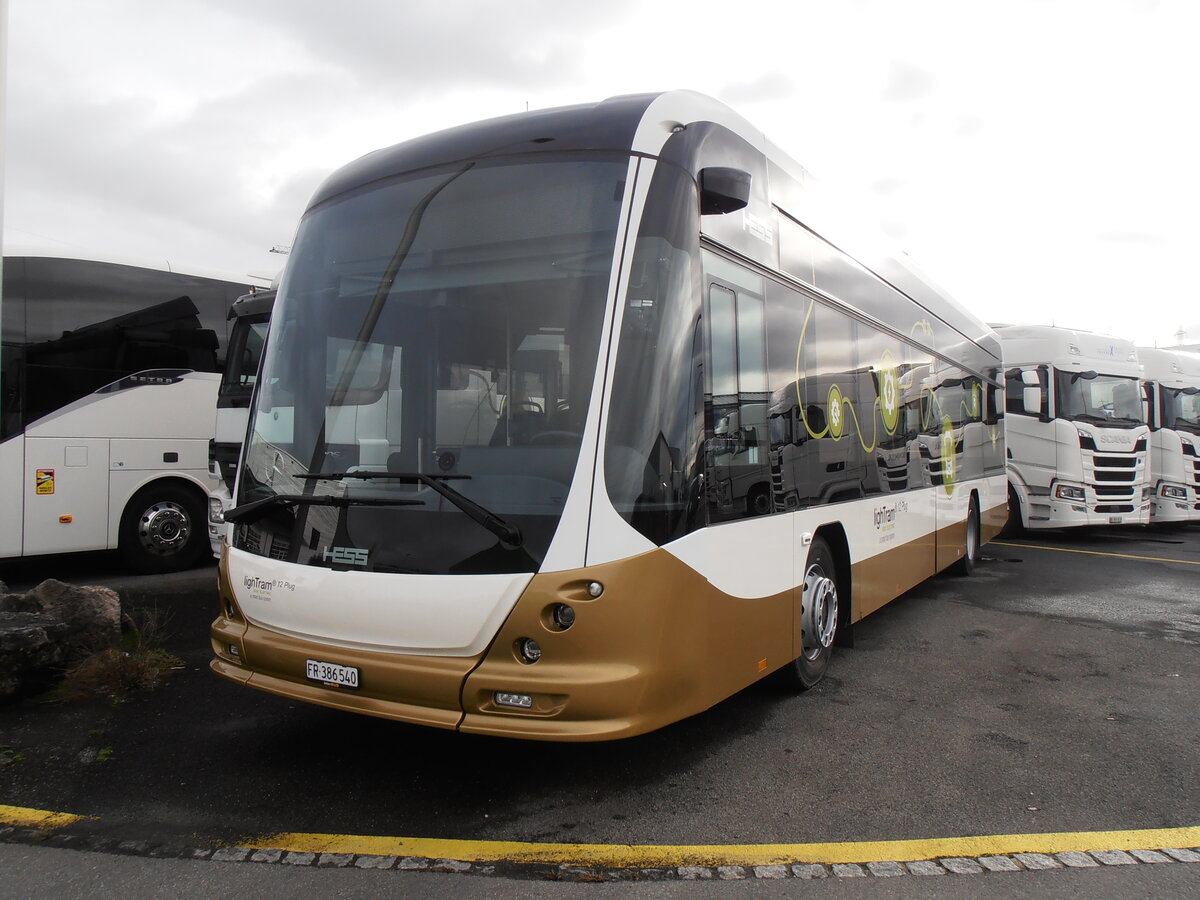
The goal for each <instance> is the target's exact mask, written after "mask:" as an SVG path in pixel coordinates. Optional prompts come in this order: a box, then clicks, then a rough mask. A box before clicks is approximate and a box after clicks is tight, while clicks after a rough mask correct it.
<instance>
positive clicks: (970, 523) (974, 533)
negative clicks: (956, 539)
mask: <svg viewBox="0 0 1200 900" xmlns="http://www.w3.org/2000/svg"><path fill="white" fill-rule="evenodd" d="M981 534H982V532H981V530H980V527H979V498H978V497H977V496H976V495H975V494H972V495H971V502H970V503H968V504H967V536H966V541H965V544H966V546H965V547H964V548H963V555H962V556H961V557H960V558H959V560H958V561H957V562H956V563H954V564H953V565H952V566H951V567H950V571H951V572H953V573H954V574H955V575H960V576H962V577H964V578H965V577H967V576H969V575H971V574H972V573H973V572H974V571H975V565H976V563H978V562H979V538H980V535H981Z"/></svg>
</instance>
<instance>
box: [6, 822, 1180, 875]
mask: <svg viewBox="0 0 1200 900" xmlns="http://www.w3.org/2000/svg"><path fill="white" fill-rule="evenodd" d="M0 841H3V842H6V843H27V844H44V845H46V846H52V847H60V848H64V849H74V850H85V851H91V852H101V853H120V854H123V855H132V856H148V857H155V858H176V859H211V860H214V861H216V862H231V863H241V862H245V863H251V864H258V865H263V864H267V865H271V864H274V865H286V866H309V867H313V868H326V869H328V868H350V867H354V868H358V869H380V870H394V871H404V872H444V873H456V874H464V875H465V874H470V875H478V876H489V875H495V874H497V872H499V873H500V874H501V875H504V876H508V877H512V878H549V879H554V880H558V881H571V882H589V881H592V882H597V881H668V880H679V881H717V880H722V881H744V880H761V881H766V880H785V879H792V878H795V879H802V880H803V879H818V878H834V879H841V878H911V877H915V876H942V875H958V876H964V875H984V876H986V875H991V874H998V873H1011V872H1024V871H1039V870H1051V869H1064V868H1066V869H1082V868H1100V867H1104V866H1141V865H1179V864H1185V865H1186V864H1189V863H1191V864H1195V863H1200V847H1159V848H1152V847H1146V848H1141V849H1130V850H1088V851H1086V852H1085V851H1081V850H1064V851H1060V852H1057V853H1011V854H996V855H989V856H979V857H971V856H953V857H942V858H939V859H925V860H911V861H904V862H901V861H895V860H892V861H870V862H862V863H855V862H839V863H832V864H831V863H792V864H781V863H772V864H762V865H714V866H696V865H682V866H677V867H672V868H645V869H634V868H631V869H609V868H604V867H602V866H587V865H572V864H569V863H564V864H561V865H557V866H547V865H545V864H532V863H530V864H523V863H506V862H491V863H478V862H469V861H466V860H457V859H430V858H427V857H422V856H404V857H397V856H383V855H371V854H355V853H305V852H299V851H295V850H284V849H275V848H263V849H255V848H253V847H242V846H232V847H217V848H211V847H209V848H202V847H187V846H183V845H175V844H155V843H153V842H150V841H120V842H118V841H115V840H111V839H104V838H95V837H88V836H84V835H71V834H61V833H59V834H53V835H51V834H47V833H46V832H45V831H44V830H39V829H37V828H28V827H20V826H4V827H0Z"/></svg>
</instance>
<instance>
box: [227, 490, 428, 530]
mask: <svg viewBox="0 0 1200 900" xmlns="http://www.w3.org/2000/svg"><path fill="white" fill-rule="evenodd" d="M424 505H425V501H424V500H407V499H399V498H398V499H395V500H393V499H389V498H381V497H336V496H333V495H332V494H275V495H273V496H270V497H264V498H262V499H261V500H251V501H250V502H249V503H243V504H242V505H241V506H235V507H233V509H230V510H226V511H225V521H226V522H245V523H249V522H257V521H258V520H259V519H261V518H262V517H263V516H265V515H266V514H267V513H269V512H271V511H273V510H276V509H282V508H284V507H287V506H424Z"/></svg>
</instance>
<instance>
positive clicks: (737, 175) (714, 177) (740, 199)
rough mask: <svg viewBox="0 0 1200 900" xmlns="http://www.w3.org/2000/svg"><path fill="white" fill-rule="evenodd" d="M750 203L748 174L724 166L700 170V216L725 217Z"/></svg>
mask: <svg viewBox="0 0 1200 900" xmlns="http://www.w3.org/2000/svg"><path fill="white" fill-rule="evenodd" d="M749 202H750V173H749V172H743V171H742V170H741V169H730V168H726V167H724V166H709V167H708V168H706V169H701V170H700V215H702V216H711V215H725V213H731V212H737V211H738V210H739V209H744V208H745V207H746V204H748V203H749Z"/></svg>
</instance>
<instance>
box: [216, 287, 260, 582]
mask: <svg viewBox="0 0 1200 900" xmlns="http://www.w3.org/2000/svg"><path fill="white" fill-rule="evenodd" d="M274 304H275V291H274V289H272V290H269V291H256V292H253V293H250V294H243V295H242V296H241V297H238V298H237V299H236V300H235V301H233V305H232V306H231V307H230V308H229V321H230V322H231V326H230V328H229V351H228V353H227V354H226V356H225V368H224V370H223V371H222V373H221V387H220V389H219V390H218V391H217V416H216V424H215V427H214V429H213V439H212V440H211V441H210V442H209V445H208V468H209V475H210V477H211V479H212V484H213V487H212V488H211V489H210V490H209V492H208V542H209V545H210V547H211V548H212V553H213V556H215V557H216V558H217V559H220V558H221V542H222V538H223V537H224V536H225V510H227V509H229V507H231V506H232V505H233V485H234V480H235V477H236V475H237V465H238V455H239V454H240V453H241V452H242V441H243V440H244V439H245V437H246V423H247V421H248V420H249V418H250V395H251V393H252V392H253V391H254V382H255V379H256V378H257V377H258V366H259V362H260V361H261V360H262V353H263V347H264V346H265V345H266V341H267V326H268V325H270V322H271V307H272V306H274Z"/></svg>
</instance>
